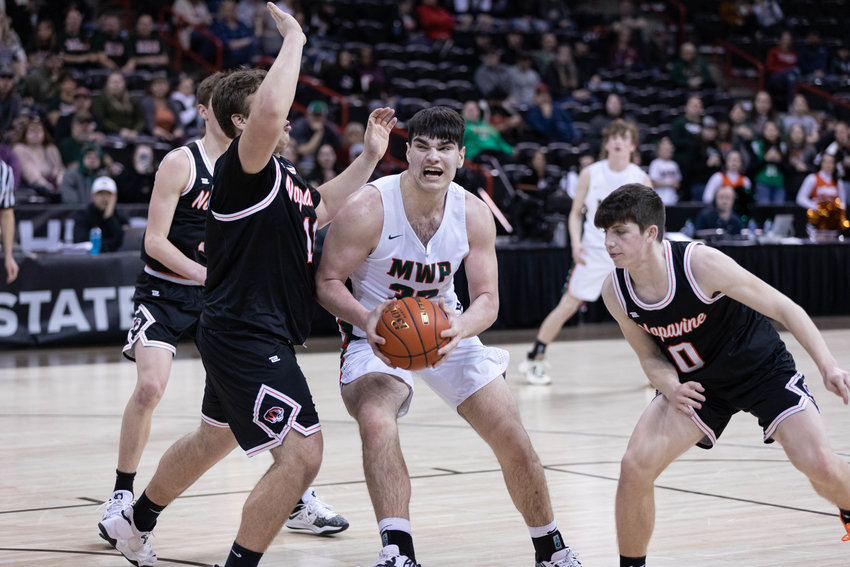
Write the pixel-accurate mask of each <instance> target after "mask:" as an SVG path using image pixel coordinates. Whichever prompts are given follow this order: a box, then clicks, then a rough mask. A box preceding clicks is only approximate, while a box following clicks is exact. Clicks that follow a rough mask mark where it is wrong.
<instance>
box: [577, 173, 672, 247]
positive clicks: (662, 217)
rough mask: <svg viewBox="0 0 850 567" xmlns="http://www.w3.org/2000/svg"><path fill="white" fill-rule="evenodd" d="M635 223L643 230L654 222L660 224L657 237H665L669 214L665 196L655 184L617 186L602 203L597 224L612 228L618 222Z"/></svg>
mask: <svg viewBox="0 0 850 567" xmlns="http://www.w3.org/2000/svg"><path fill="white" fill-rule="evenodd" d="M629 221H631V222H634V223H635V224H637V225H638V228H640V231H641V232H644V231H645V230H646V229H647V228H649V227H650V226H652V225H655V226H657V227H658V235H657V236H656V238H657V240H658V241H659V242H661V241H662V240H664V224H665V222H666V214H665V212H664V203H663V202H662V201H661V197H659V196H658V193H656V192H655V190H654V189H653V188H652V187H648V186H646V185H643V184H641V183H629V184H627V185H622V186H621V187H618V188H617V189H614V191H612V192H611V193H610V194H609V195H608V196H607V197H605V198H604V199H602V202H601V203H599V208H597V209H596V215H595V216H594V217H593V224H595V225H596V227H597V228H601V229H602V230H608V229H609V228H610V227H611V226H613V225H615V224H617V223H618V222H622V223H626V222H629Z"/></svg>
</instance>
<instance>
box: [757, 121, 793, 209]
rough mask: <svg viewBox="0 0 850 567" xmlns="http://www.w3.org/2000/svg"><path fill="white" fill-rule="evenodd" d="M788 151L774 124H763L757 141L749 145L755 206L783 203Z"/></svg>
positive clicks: (769, 122) (770, 122)
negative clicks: (754, 189) (754, 188)
mask: <svg viewBox="0 0 850 567" xmlns="http://www.w3.org/2000/svg"><path fill="white" fill-rule="evenodd" d="M787 169H788V151H787V147H786V145H785V142H783V141H782V136H781V134H780V132H779V126H777V125H776V122H773V121H768V122H765V124H764V129H763V130H762V133H761V136H760V137H759V139H757V140H755V141H754V142H753V143H752V144H750V176H751V177H752V178H753V180H754V181H755V184H756V191H755V196H756V204H758V205H769V204H772V203H784V202H785V172H786V171H787Z"/></svg>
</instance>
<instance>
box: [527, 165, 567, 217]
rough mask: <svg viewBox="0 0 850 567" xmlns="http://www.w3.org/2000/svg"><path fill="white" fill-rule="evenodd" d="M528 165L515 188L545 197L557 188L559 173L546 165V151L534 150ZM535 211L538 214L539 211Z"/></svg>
mask: <svg viewBox="0 0 850 567" xmlns="http://www.w3.org/2000/svg"><path fill="white" fill-rule="evenodd" d="M529 165H530V168H529V170H528V171H527V172H526V173H525V174H524V175H523V176H522V177H520V179H519V181H518V182H517V189H519V190H521V191H526V192H527V193H533V194H535V195H536V196H538V197H541V198H545V197H546V196H547V195H548V194H549V193H552V192H553V191H555V190H556V189H557V188H558V183H559V182H560V175H557V173H556V171H554V170H552V169H550V168H549V167H548V165H549V161H548V159H547V158H546V152H544V151H543V150H541V149H538V150H534V152H533V153H532V154H531V159H530V160H529ZM556 169H557V168H556ZM536 212H537V213H538V215H539V213H540V211H536Z"/></svg>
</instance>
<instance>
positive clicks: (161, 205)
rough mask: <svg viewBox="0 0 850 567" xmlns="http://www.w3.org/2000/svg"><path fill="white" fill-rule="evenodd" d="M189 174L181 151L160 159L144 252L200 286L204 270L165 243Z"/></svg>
mask: <svg viewBox="0 0 850 567" xmlns="http://www.w3.org/2000/svg"><path fill="white" fill-rule="evenodd" d="M190 174H191V165H190V164H189V156H188V155H187V154H186V152H184V151H183V150H175V151H172V152H171V153H169V154H168V155H166V156H165V158H163V160H162V163H161V164H160V166H159V169H158V170H157V172H156V178H155V179H154V182H153V191H152V192H151V202H150V206H149V207H148V225H147V228H146V229H145V251H146V252H147V253H148V254H149V255H150V256H151V257H152V258H155V259H156V260H158V261H160V262H162V264H163V265H165V266H168V267H169V268H170V269H171V270H173V271H174V272H175V273H178V274H180V275H181V276H183V277H185V278H189V279H190V280H194V281H196V282H198V283H200V284H203V283H204V282H205V281H206V279H207V269H206V267H204V266H202V265H200V264H198V263H197V262H195V261H194V260H191V259H190V258H187V257H186V256H185V255H184V254H183V253H182V252H181V251H180V250H178V249H177V247H176V246H174V244H172V243H171V241H170V240H168V233H169V231H170V230H171V222H172V221H173V220H174V211H175V209H176V208H177V201H178V200H179V199H180V194H181V193H182V192H183V190H184V189H185V188H186V185H187V184H188V183H189V177H190Z"/></svg>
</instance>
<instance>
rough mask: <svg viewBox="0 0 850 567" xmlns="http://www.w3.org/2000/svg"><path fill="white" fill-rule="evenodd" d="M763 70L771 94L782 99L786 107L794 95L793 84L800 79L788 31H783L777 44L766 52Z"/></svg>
mask: <svg viewBox="0 0 850 567" xmlns="http://www.w3.org/2000/svg"><path fill="white" fill-rule="evenodd" d="M765 69H767V73H768V85H769V87H770V89H771V92H772V93H773V94H776V95H779V96H780V97H782V98H783V99H784V103H785V104H786V105H787V104H788V103H789V102H790V101H791V98H792V97H793V95H794V83H796V82H797V81H799V80H800V79H801V78H802V75H801V74H800V67H799V66H798V65H797V52H796V51H794V40H793V37H792V36H791V32H790V31H788V30H785V31H783V32H782V34H781V35H780V36H779V44H778V45H776V46H774V47H771V48H770V50H768V52H767V61H766V62H765Z"/></svg>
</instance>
